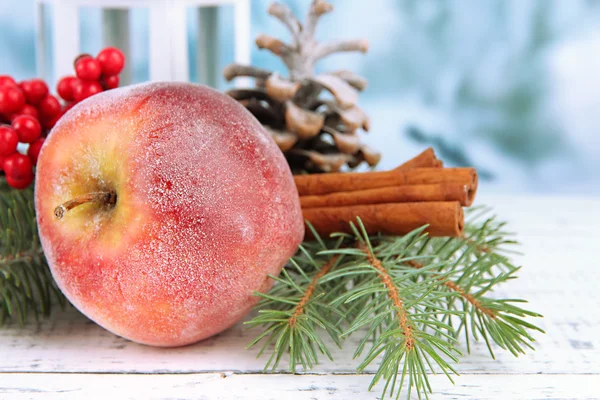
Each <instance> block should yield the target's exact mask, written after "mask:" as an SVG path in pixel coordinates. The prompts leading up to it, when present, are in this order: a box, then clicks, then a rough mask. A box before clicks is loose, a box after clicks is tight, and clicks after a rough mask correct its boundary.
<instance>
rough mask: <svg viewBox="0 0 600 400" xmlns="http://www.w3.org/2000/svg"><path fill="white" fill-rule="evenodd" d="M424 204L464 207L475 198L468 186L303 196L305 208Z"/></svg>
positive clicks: (450, 184) (394, 187)
mask: <svg viewBox="0 0 600 400" xmlns="http://www.w3.org/2000/svg"><path fill="white" fill-rule="evenodd" d="M423 201H458V202H459V203H460V204H461V205H462V206H470V205H471V204H472V201H473V198H472V197H470V196H469V188H468V186H467V185H463V184H461V183H434V184H429V185H401V186H389V187H384V188H376V189H365V190H357V191H352V192H337V193H330V194H324V195H314V196H300V205H301V206H302V208H315V207H335V206H353V205H366V204H383V203H408V202H423Z"/></svg>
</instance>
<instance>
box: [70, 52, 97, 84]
mask: <svg viewBox="0 0 600 400" xmlns="http://www.w3.org/2000/svg"><path fill="white" fill-rule="evenodd" d="M75 75H77V77H78V78H79V79H82V80H84V81H97V80H98V79H100V75H102V67H100V63H99V62H98V60H96V59H95V58H93V57H92V56H87V57H81V58H80V59H78V60H77V62H76V63H75Z"/></svg>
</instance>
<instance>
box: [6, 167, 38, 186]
mask: <svg viewBox="0 0 600 400" xmlns="http://www.w3.org/2000/svg"><path fill="white" fill-rule="evenodd" d="M33 178H34V176H33V172H32V171H29V175H26V176H24V177H18V178H15V177H14V176H10V175H6V183H8V185H9V186H10V187H12V188H15V189H25V188H26V187H27V186H29V185H31V183H32V182H33Z"/></svg>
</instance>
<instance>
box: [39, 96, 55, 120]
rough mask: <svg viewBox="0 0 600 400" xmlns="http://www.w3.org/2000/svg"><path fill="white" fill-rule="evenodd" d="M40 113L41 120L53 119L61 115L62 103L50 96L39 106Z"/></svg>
mask: <svg viewBox="0 0 600 400" xmlns="http://www.w3.org/2000/svg"><path fill="white" fill-rule="evenodd" d="M38 111H39V112H40V117H41V118H52V117H54V116H55V115H58V114H60V103H59V102H58V99H57V98H56V97H54V96H52V95H51V94H49V95H47V96H46V97H44V100H42V101H41V102H40V104H38Z"/></svg>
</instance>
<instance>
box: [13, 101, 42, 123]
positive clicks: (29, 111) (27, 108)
mask: <svg viewBox="0 0 600 400" xmlns="http://www.w3.org/2000/svg"><path fill="white" fill-rule="evenodd" d="M19 115H31V116H32V117H33V118H35V119H39V116H40V113H39V112H38V110H37V108H35V107H34V106H32V105H31V104H25V105H24V106H23V108H21V109H20V110H19V111H17V112H16V113H14V114H12V115H11V116H10V118H9V119H10V121H11V122H12V121H14V119H15V118H17V117H18V116H19Z"/></svg>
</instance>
